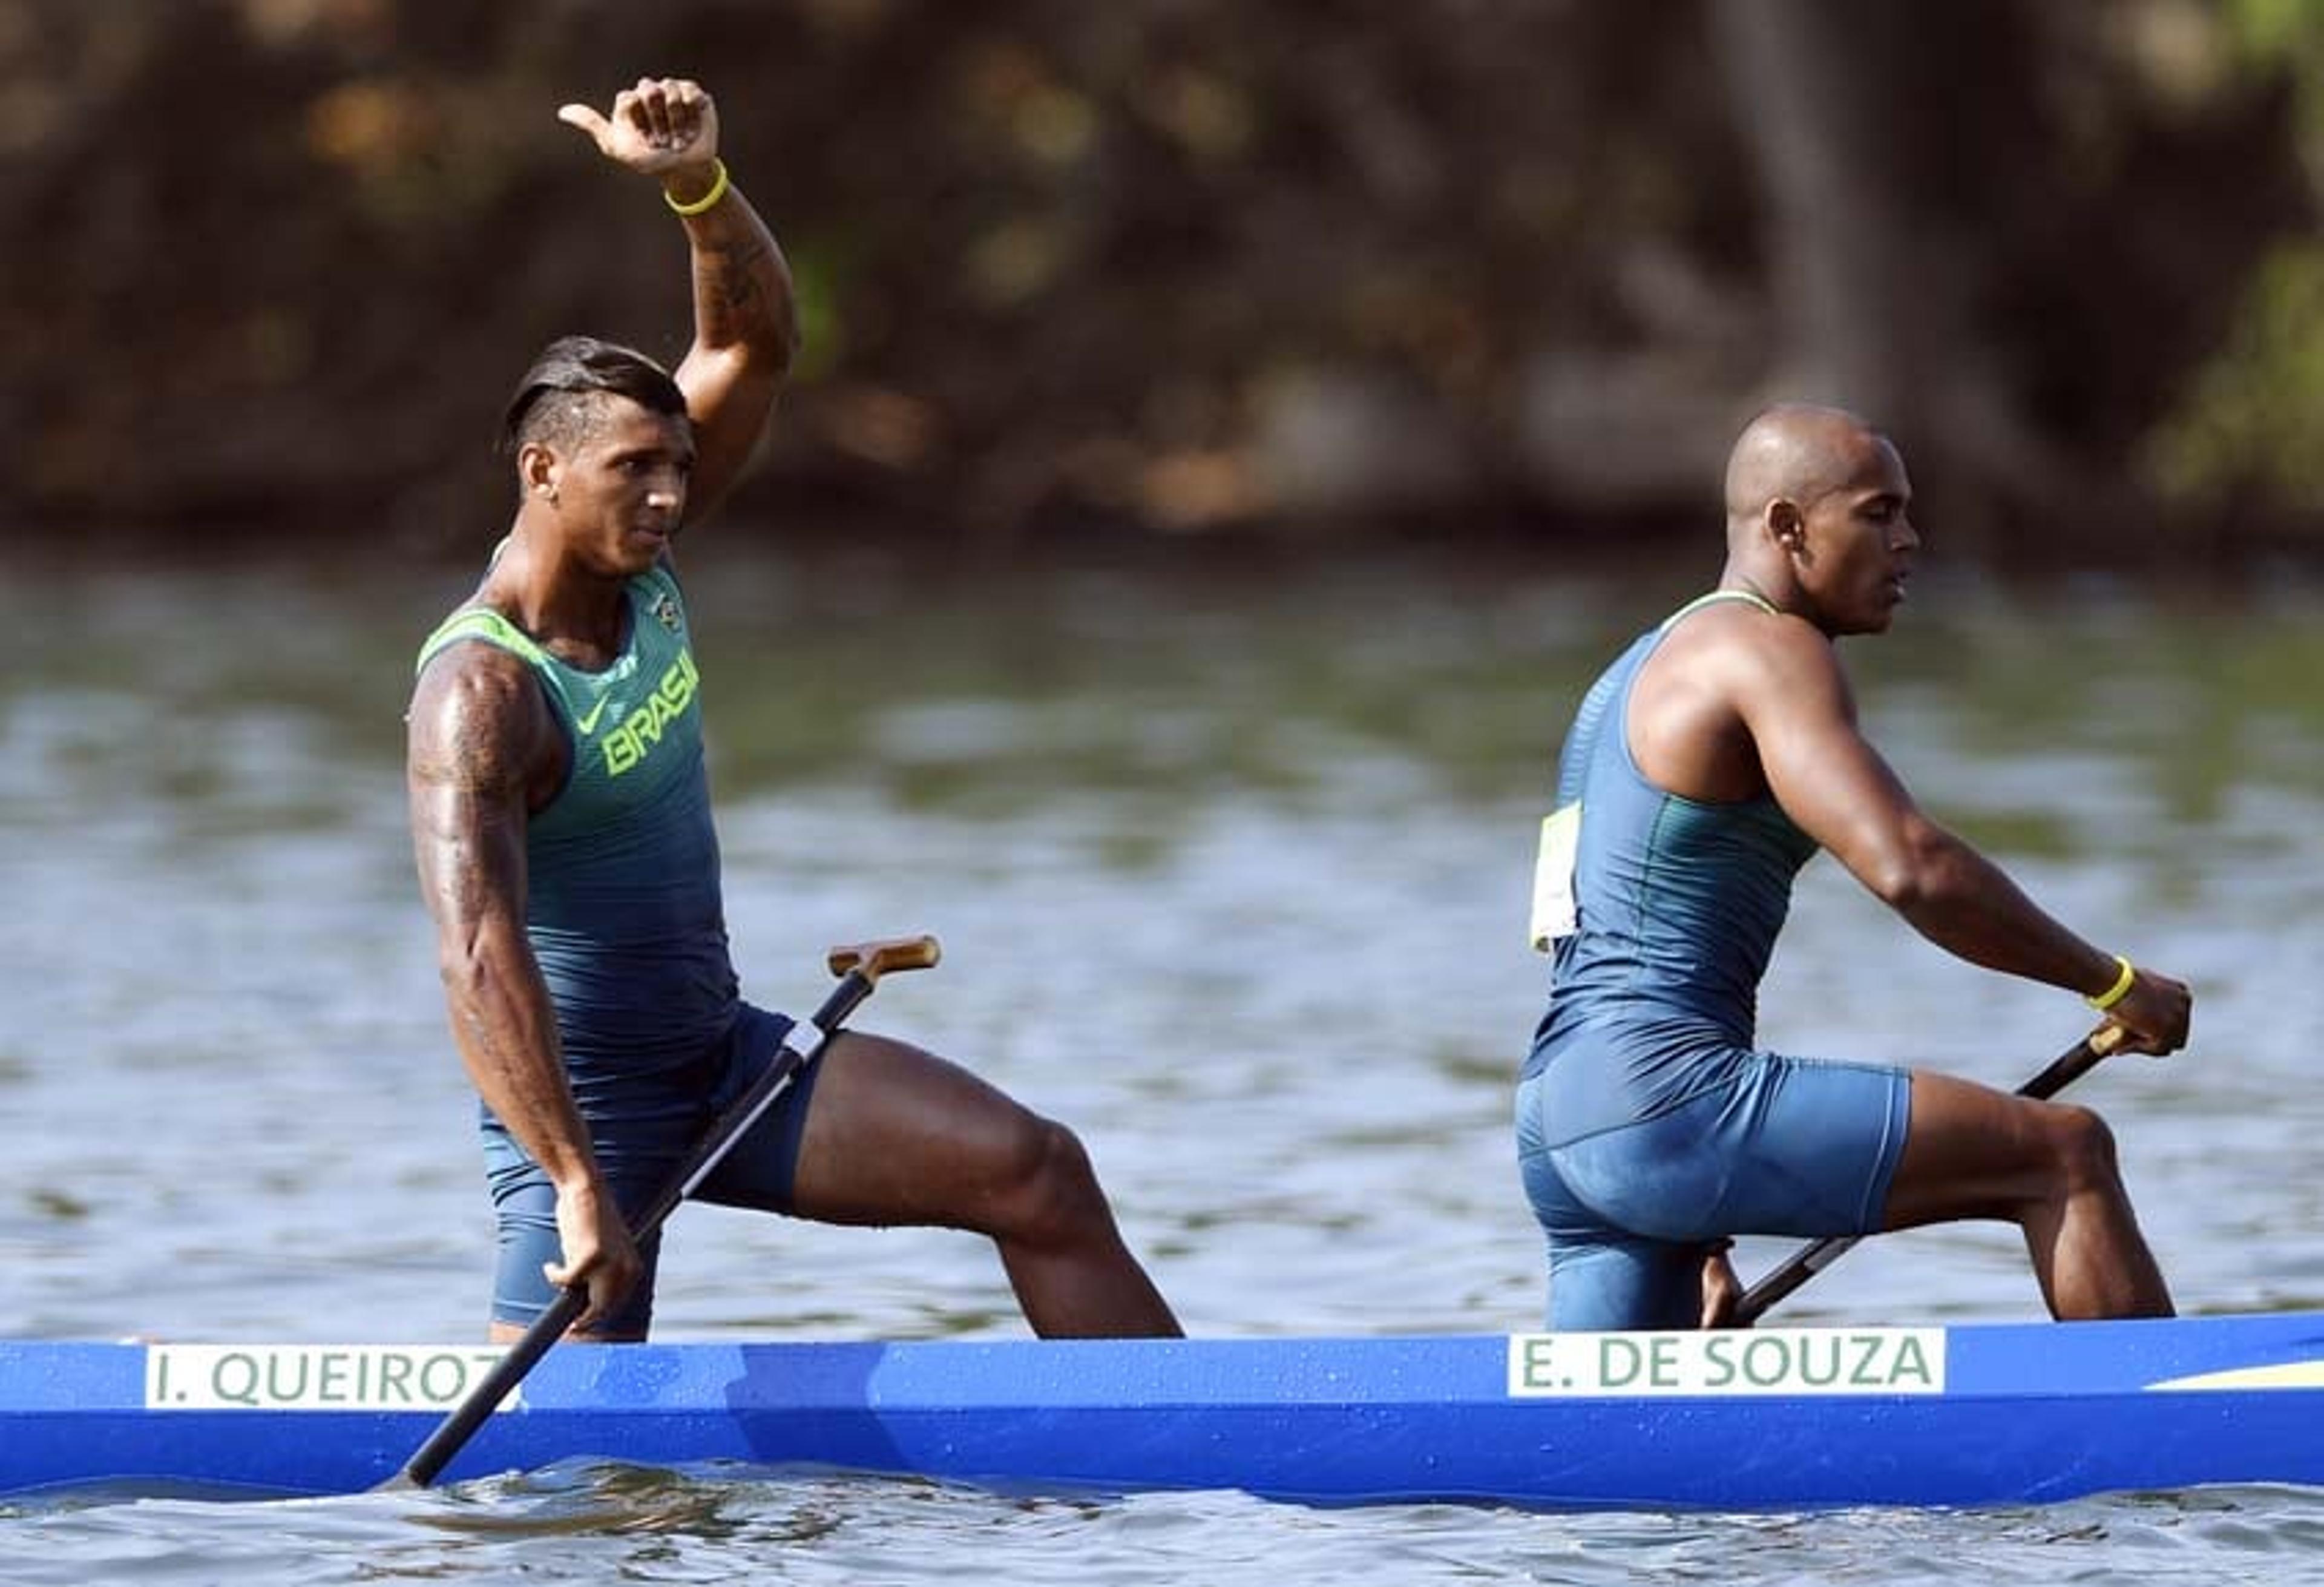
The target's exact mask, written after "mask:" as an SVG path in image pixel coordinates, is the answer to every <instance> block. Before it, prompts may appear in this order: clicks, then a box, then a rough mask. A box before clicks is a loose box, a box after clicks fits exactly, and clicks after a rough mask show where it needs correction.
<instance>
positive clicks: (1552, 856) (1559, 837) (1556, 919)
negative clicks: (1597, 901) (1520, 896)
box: [1528, 803, 1582, 954]
mask: <svg viewBox="0 0 2324 1587" xmlns="http://www.w3.org/2000/svg"><path fill="white" fill-rule="evenodd" d="M1581 843H1582V807H1581V805H1580V804H1578V803H1576V804H1571V805H1566V806H1564V807H1561V808H1560V809H1558V810H1556V811H1554V812H1553V813H1552V814H1551V815H1549V816H1548V817H1545V819H1544V820H1543V822H1542V824H1541V853H1539V854H1538V855H1537V856H1535V860H1534V863H1533V930H1532V932H1531V934H1530V937H1529V938H1528V940H1530V941H1531V942H1532V944H1533V950H1534V952H1535V953H1537V954H1546V953H1552V952H1554V951H1555V949H1556V946H1557V943H1558V939H1559V938H1560V937H1572V935H1573V932H1574V928H1575V927H1577V926H1578V925H1579V924H1580V918H1579V916H1578V915H1577V913H1576V911H1575V909H1574V904H1573V856H1574V853H1575V851H1576V850H1577V849H1578V848H1579V847H1580V845H1581Z"/></svg>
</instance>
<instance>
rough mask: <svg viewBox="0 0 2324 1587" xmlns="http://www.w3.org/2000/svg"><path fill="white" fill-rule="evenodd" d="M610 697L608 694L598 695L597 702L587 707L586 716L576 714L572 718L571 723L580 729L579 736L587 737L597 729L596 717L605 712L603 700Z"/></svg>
mask: <svg viewBox="0 0 2324 1587" xmlns="http://www.w3.org/2000/svg"><path fill="white" fill-rule="evenodd" d="M610 698H611V696H609V695H600V696H598V697H597V703H596V704H595V705H594V706H590V707H589V714H588V715H586V716H576V717H575V718H573V725H574V726H576V727H577V728H579V729H580V730H581V736H582V737H583V738H587V737H588V736H589V735H590V734H593V733H595V732H596V731H597V718H598V717H600V716H603V715H604V714H605V702H606V700H608V699H610Z"/></svg>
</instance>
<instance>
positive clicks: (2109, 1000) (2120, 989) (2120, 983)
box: [2082, 954, 2138, 1014]
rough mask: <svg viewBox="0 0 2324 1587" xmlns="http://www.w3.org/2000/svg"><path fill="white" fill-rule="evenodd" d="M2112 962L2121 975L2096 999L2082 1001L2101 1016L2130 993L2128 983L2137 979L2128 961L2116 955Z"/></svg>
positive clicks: (2134, 967) (2134, 968) (2136, 974)
mask: <svg viewBox="0 0 2324 1587" xmlns="http://www.w3.org/2000/svg"><path fill="white" fill-rule="evenodd" d="M2114 962H2115V963H2116V964H2119V965H2121V966H2122V973H2121V974H2119V975H2117V976H2116V977H2115V978H2114V984H2113V985H2112V986H2109V987H2107V989H2106V990H2105V991H2104V992H2099V993H2098V995H2097V996H2096V997H2086V998H2084V999H2083V1000H2082V1001H2084V1002H2086V1003H2088V1004H2089V1005H2090V1007H2092V1008H2094V1009H2096V1010H2098V1012H2099V1013H2101V1014H2103V1013H2105V1012H2106V1011H2107V1010H2108V1009H2111V1008H2112V1007H2114V1006H2115V1004H2116V1003H2118V1002H2120V1001H2122V1000H2123V999H2124V997H2126V995H2128V993H2129V992H2130V983H2132V982H2134V981H2135V980H2137V979H2138V970H2137V968H2136V966H2135V965H2133V964H2131V962H2130V961H2129V960H2128V959H2126V958H2124V957H2123V956H2122V955H2120V954H2116V955H2115V956H2114Z"/></svg>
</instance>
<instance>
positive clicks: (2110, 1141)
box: [2049, 1103, 2122, 1191]
mask: <svg viewBox="0 0 2324 1587" xmlns="http://www.w3.org/2000/svg"><path fill="white" fill-rule="evenodd" d="M2049 1126H2050V1138H2051V1141H2052V1151H2053V1153H2054V1155H2055V1157H2056V1159H2057V1163H2058V1168H2059V1172H2060V1175H2061V1177H2062V1178H2063V1180H2064V1181H2065V1184H2066V1187H2067V1188H2068V1190H2070V1191H2074V1190H2082V1189H2086V1188H2089V1187H2090V1186H2112V1185H2116V1184H2118V1183H2119V1182H2120V1180H2121V1177H2122V1170H2121V1167H2120V1163H2119V1160H2118V1159H2117V1158H2116V1155H2115V1143H2114V1130H2113V1129H2112V1128H2111V1127H2110V1126H2109V1125H2108V1124H2107V1121H2105V1120H2104V1119H2102V1118H2100V1117H2099V1116H2098V1114H2096V1113H2094V1112H2091V1111H2090V1110H2089V1109H2088V1108H2085V1107H2078V1106H2075V1105H2074V1104H2072V1103H2052V1104H2051V1108H2050V1116H2049Z"/></svg>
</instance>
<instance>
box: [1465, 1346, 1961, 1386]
mask: <svg viewBox="0 0 2324 1587" xmlns="http://www.w3.org/2000/svg"><path fill="white" fill-rule="evenodd" d="M1944 1391H1945V1331H1944V1330H1943V1329H1941V1328H1757V1329H1720V1330H1712V1331H1711V1332H1707V1333H1694V1332H1685V1333H1677V1332H1674V1333H1514V1334H1511V1335H1510V1336H1509V1394H1510V1396H1511V1397H1512V1398H1518V1399H1593V1398H1595V1399H1602V1398H1609V1397H1611V1396H1617V1395H1619V1396H1662V1397H1665V1398H1667V1397H1672V1396H1679V1395H1689V1396H1694V1395H1771V1394H1942V1393H1943V1392H1944Z"/></svg>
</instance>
